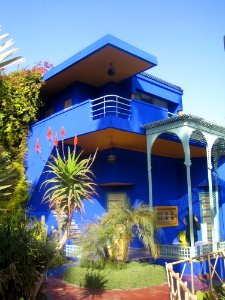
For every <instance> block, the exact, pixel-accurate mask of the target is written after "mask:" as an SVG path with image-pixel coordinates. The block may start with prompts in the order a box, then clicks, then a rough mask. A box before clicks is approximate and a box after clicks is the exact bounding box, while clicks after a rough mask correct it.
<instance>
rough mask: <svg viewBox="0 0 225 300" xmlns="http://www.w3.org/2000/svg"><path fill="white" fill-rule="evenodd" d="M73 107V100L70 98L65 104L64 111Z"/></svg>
mask: <svg viewBox="0 0 225 300" xmlns="http://www.w3.org/2000/svg"><path fill="white" fill-rule="evenodd" d="M71 106H72V98H70V99H68V100H66V101H65V102H64V109H67V108H69V107H71Z"/></svg>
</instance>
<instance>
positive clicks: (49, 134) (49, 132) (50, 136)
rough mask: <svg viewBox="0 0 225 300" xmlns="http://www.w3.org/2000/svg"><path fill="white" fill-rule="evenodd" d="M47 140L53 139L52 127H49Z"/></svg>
mask: <svg viewBox="0 0 225 300" xmlns="http://www.w3.org/2000/svg"><path fill="white" fill-rule="evenodd" d="M47 139H48V140H49V141H50V140H51V139H52V129H51V127H48V132H47Z"/></svg>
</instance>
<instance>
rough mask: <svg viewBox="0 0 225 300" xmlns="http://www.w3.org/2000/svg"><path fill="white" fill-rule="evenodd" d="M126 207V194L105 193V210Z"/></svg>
mask: <svg viewBox="0 0 225 300" xmlns="http://www.w3.org/2000/svg"><path fill="white" fill-rule="evenodd" d="M126 205H127V194H126V193H119V192H118V193H117V192H111V193H107V208H108V210H110V209H112V208H115V207H116V208H117V207H118V208H124V207H125V206H126Z"/></svg>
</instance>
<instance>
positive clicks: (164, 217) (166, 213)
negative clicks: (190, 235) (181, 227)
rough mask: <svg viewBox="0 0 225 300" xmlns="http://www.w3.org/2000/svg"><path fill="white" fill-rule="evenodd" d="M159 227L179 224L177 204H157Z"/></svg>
mask: <svg viewBox="0 0 225 300" xmlns="http://www.w3.org/2000/svg"><path fill="white" fill-rule="evenodd" d="M155 209H156V212H157V227H171V226H178V208H177V206H156V207H155Z"/></svg>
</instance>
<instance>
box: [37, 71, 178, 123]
mask: <svg viewBox="0 0 225 300" xmlns="http://www.w3.org/2000/svg"><path fill="white" fill-rule="evenodd" d="M137 90H140V91H143V92H146V93H149V94H151V95H155V96H157V97H160V98H162V99H164V100H166V101H167V102H168V109H169V111H170V112H172V113H177V111H178V110H182V92H181V91H179V90H177V89H174V88H172V87H169V86H166V85H164V84H162V83H159V82H157V81H155V80H153V79H150V78H147V77H145V76H142V75H136V76H133V77H131V78H128V79H126V80H123V81H121V82H119V83H115V82H109V83H107V84H105V85H103V86H101V87H98V88H96V87H92V86H89V85H87V84H84V83H82V82H76V83H74V84H72V85H70V86H69V87H67V88H65V89H64V90H63V91H61V92H59V93H57V94H55V95H53V96H51V97H50V98H49V99H47V100H46V102H45V107H44V108H43V111H42V114H41V117H42V118H44V111H45V110H47V109H48V108H50V107H52V108H53V111H54V113H56V112H60V111H63V110H64V102H65V101H66V100H68V99H72V105H76V104H79V103H81V102H83V101H86V100H90V99H95V98H98V97H102V96H105V95H114V94H115V95H118V96H121V97H124V98H128V99H130V97H131V94H136V92H137Z"/></svg>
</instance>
